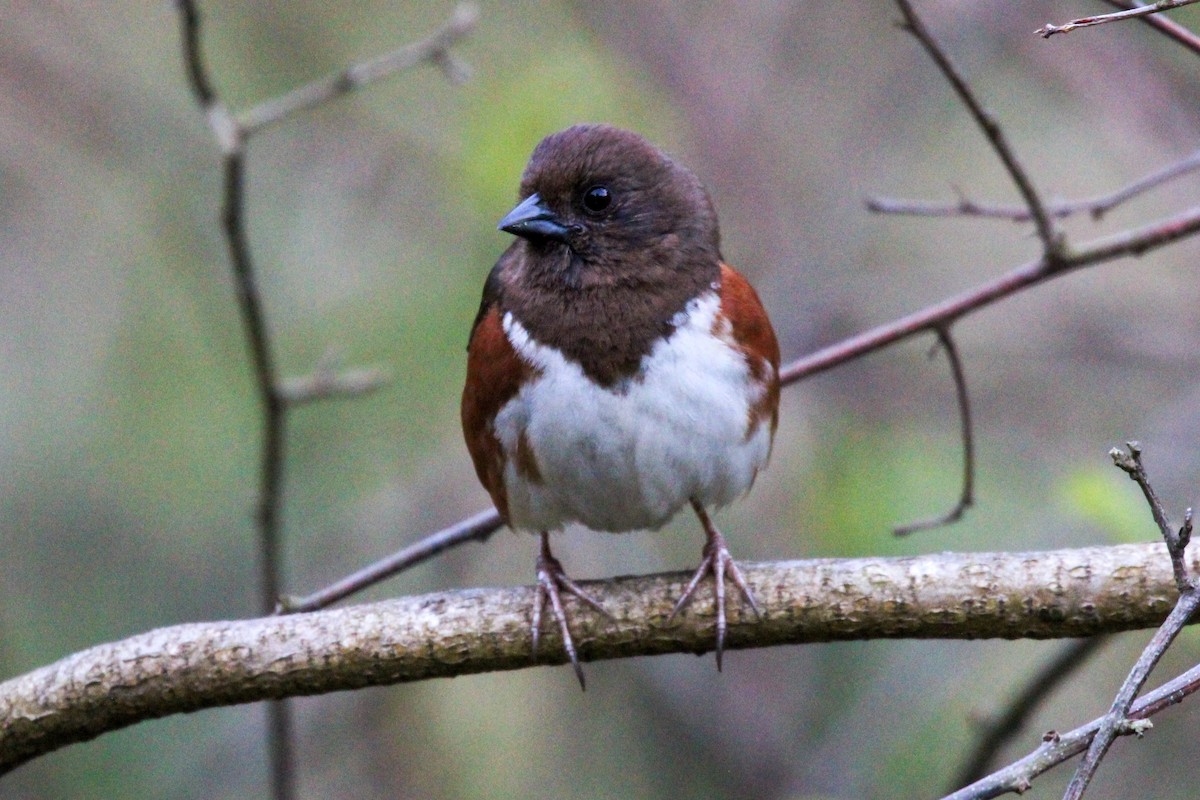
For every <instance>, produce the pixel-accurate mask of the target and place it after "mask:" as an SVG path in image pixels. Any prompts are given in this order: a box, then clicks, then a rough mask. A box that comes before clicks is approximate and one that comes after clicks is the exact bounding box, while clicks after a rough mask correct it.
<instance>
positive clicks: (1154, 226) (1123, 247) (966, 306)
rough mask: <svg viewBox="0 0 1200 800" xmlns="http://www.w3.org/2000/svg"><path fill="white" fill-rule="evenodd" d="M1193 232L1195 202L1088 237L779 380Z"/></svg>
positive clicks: (793, 366) (812, 358)
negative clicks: (1184, 208) (1067, 249)
mask: <svg viewBox="0 0 1200 800" xmlns="http://www.w3.org/2000/svg"><path fill="white" fill-rule="evenodd" d="M1197 232H1200V206H1198V207H1196V208H1192V209H1189V210H1187V211H1185V212H1183V213H1181V214H1177V215H1175V216H1173V217H1168V218H1166V219H1163V220H1159V221H1158V222H1154V223H1151V224H1149V225H1145V226H1143V227H1141V228H1135V229H1132V230H1128V231H1123V232H1121V233H1118V234H1115V235H1113V236H1108V237H1104V238H1102V239H1096V240H1094V241H1092V242H1088V243H1087V244H1085V245H1083V246H1082V247H1081V248H1078V249H1077V250H1074V251H1073V252H1069V253H1067V254H1065V255H1064V256H1062V258H1061V260H1059V261H1058V262H1056V263H1049V262H1047V261H1046V260H1045V259H1044V258H1043V259H1039V260H1037V261H1034V262H1032V263H1029V264H1026V265H1025V266H1022V267H1018V268H1016V269H1014V270H1012V271H1011V272H1008V273H1005V274H1004V275H1001V276H1000V277H998V278H995V279H994V280H991V281H988V282H987V283H985V284H982V285H980V286H977V287H976V288H974V289H969V290H968V291H965V292H963V293H962V294H959V295H955V296H954V297H949V298H947V299H945V300H943V301H941V302H940V303H935V304H933V305H931V306H928V307H926V308H923V309H921V310H920V311H916V312H914V313H912V314H909V315H908V316H906V317H901V318H900V319H898V320H895V321H893V322H889V323H886V324H884V325H880V326H878V327H875V328H872V329H870V330H868V331H864V332H863V333H860V334H858V335H857V336H851V337H850V338H848V339H844V340H842V341H840V342H837V343H836V344H832V345H830V346H828V347H825V348H822V349H821V350H818V351H817V352H815V353H811V354H809V355H807V356H803V357H801V358H798V359H796V360H795V361H792V362H790V363H788V364H785V365H784V366H783V368H782V369H780V371H779V380H780V382H781V383H783V384H784V385H785V386H787V385H789V384H792V383H795V382H796V381H798V380H801V379H802V378H807V377H810V376H812V375H816V374H818V373H821V372H825V371H826V370H828V369H832V368H833V367H836V366H839V365H841V364H845V363H846V362H848V361H851V360H853V359H855V358H858V357H860V356H863V355H866V354H867V353H871V352H874V351H875V350H879V349H881V348H883V347H887V346H888V345H890V344H894V343H896V342H899V341H902V340H904V339H908V338H910V337H912V336H915V335H917V334H919V333H923V332H925V331H931V330H936V329H937V328H939V327H942V326H944V325H947V324H950V323H952V322H954V321H955V320H957V319H959V318H961V317H964V316H966V315H967V314H970V313H972V312H974V311H978V310H979V309H981V308H983V307H985V306H988V305H991V304H992V303H995V302H996V301H998V300H1003V299H1004V298H1006V297H1010V296H1011V295H1014V294H1016V293H1018V292H1020V291H1021V290H1023V289H1028V288H1029V287H1031V286H1036V285H1037V284H1039V283H1042V282H1043V281H1046V280H1050V279H1052V278H1057V277H1060V276H1062V275H1065V274H1067V273H1068V272H1071V271H1073V270H1076V269H1080V268H1081V267H1090V266H1095V265H1097V264H1101V263H1103V262H1105V261H1111V260H1112V259H1114V258H1120V257H1121V256H1140V255H1143V254H1144V253H1147V252H1149V251H1151V250H1155V249H1157V248H1159V247H1162V246H1164V245H1167V244H1170V243H1172V242H1175V241H1178V240H1179V239H1182V238H1184V237H1187V236H1191V235H1193V234H1195V233H1197Z"/></svg>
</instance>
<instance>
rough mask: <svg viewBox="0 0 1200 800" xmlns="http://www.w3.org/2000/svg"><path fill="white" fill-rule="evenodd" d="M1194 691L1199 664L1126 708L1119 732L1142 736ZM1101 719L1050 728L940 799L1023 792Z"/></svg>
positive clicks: (982, 799) (976, 799) (1075, 751)
mask: <svg viewBox="0 0 1200 800" xmlns="http://www.w3.org/2000/svg"><path fill="white" fill-rule="evenodd" d="M1197 691H1200V665H1198V666H1195V667H1192V668H1191V669H1189V670H1188V671H1187V672H1185V673H1183V674H1182V675H1180V676H1179V677H1177V678H1175V679H1173V680H1171V681H1168V682H1167V683H1165V684H1163V685H1162V686H1160V687H1158V688H1157V689H1155V690H1154V691H1152V692H1147V693H1146V695H1145V696H1144V697H1142V699H1140V700H1138V701H1137V702H1136V703H1134V704H1133V707H1132V708H1130V709H1129V717H1128V718H1129V720H1130V724H1129V725H1128V726H1127V727H1126V728H1124V729H1122V730H1120V731H1118V733H1119V734H1120V735H1122V736H1126V735H1128V734H1134V735H1135V736H1141V735H1142V734H1143V733H1145V731H1146V729H1147V728H1148V726H1149V725H1150V723H1149V721H1148V720H1149V718H1150V717H1152V716H1154V715H1155V714H1157V713H1158V712H1160V711H1162V710H1163V709H1165V708H1170V707H1171V706H1173V705H1176V704H1178V703H1180V702H1182V701H1183V700H1184V699H1185V698H1187V697H1189V696H1191V695H1192V694H1195V693H1196V692H1197ZM1104 720H1105V717H1100V718H1099V719H1094V720H1092V721H1091V722H1089V723H1087V724H1086V725H1080V726H1079V727H1078V728H1075V729H1074V730H1072V731H1068V732H1067V733H1058V732H1057V731H1051V732H1049V733H1047V734H1046V735H1045V736H1043V737H1042V745H1041V746H1040V747H1038V748H1037V749H1036V750H1034V751H1033V752H1032V753H1030V754H1029V755H1027V756H1025V757H1024V758H1022V759H1021V760H1019V761H1016V762H1014V763H1012V764H1009V765H1008V766H1007V767H1005V768H1004V769H1002V770H999V771H997V772H993V773H992V774H991V775H989V776H987V777H986V778H983V779H982V780H979V781H976V782H975V783H973V784H971V785H970V786H964V787H963V788H962V789H959V790H958V791H957V792H954V793H953V794H950V795H947V796H946V797H944V798H943V799H942V800H990V798H993V797H1000V796H1001V795H1005V794H1009V793H1010V792H1012V793H1015V794H1023V793H1025V792H1027V791H1029V789H1030V788H1031V787H1032V786H1033V779H1034V778H1036V777H1037V776H1039V775H1041V774H1042V773H1044V772H1047V771H1048V770H1050V769H1052V768H1053V767H1056V766H1058V765H1059V764H1061V763H1063V762H1064V761H1066V760H1068V759H1070V758H1073V757H1074V756H1077V755H1079V754H1080V753H1082V752H1083V751H1084V750H1086V749H1087V748H1088V745H1089V744H1091V742H1092V739H1093V738H1094V737H1095V735H1096V731H1098V730H1099V729H1100V726H1101V725H1102V724H1104Z"/></svg>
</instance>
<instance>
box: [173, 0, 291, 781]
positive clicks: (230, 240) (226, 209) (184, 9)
mask: <svg viewBox="0 0 1200 800" xmlns="http://www.w3.org/2000/svg"><path fill="white" fill-rule="evenodd" d="M177 5H178V8H179V12H180V19H181V21H182V24H183V42H184V61H185V63H186V65H187V72H188V75H189V78H190V81H191V85H192V90H193V92H194V94H195V95H196V101H197V103H199V105H200V107H201V109H202V110H204V112H205V116H206V118H207V119H208V121H209V126H210V128H211V129H212V132H213V135H214V137H215V138H216V140H217V143H218V145H219V146H220V149H221V153H222V159H223V162H224V164H223V176H224V183H223V190H222V209H221V228H222V230H223V232H224V234H225V242H226V246H227V250H228V252H229V261H230V265H231V267H232V269H233V276H234V287H235V293H236V296H237V303H238V309H239V311H240V312H241V316H242V324H243V326H244V328H245V332H246V339H247V342H248V344H249V349H250V361H251V365H252V368H253V371H254V379H255V383H256V384H257V388H258V399H259V403H260V405H261V407H262V428H263V430H262V437H263V438H262V451H261V453H260V456H259V488H258V499H257V503H256V505H255V513H254V520H255V525H256V529H257V531H258V541H259V559H260V568H259V592H260V595H259V597H260V604H261V605H260V607H261V608H262V609H263V613H267V614H269V613H271V611H272V610H273V609H274V607H275V602H276V598H277V597H279V595H280V593H281V585H282V581H281V578H280V563H279V562H280V559H279V506H280V500H281V490H282V484H283V446H284V432H285V431H284V425H285V422H286V419H285V415H286V411H287V404H286V402H285V401H284V397H283V395H282V394H281V393H280V391H279V390H278V384H277V382H276V373H275V365H274V362H273V358H272V354H271V346H270V341H269V334H268V332H267V322H266V317H265V314H264V311H263V307H262V300H261V297H260V295H259V290H258V284H257V280H256V277H255V272H254V265H253V261H252V259H251V255H250V244H249V241H248V239H247V236H246V227H245V214H244V211H245V209H244V202H245V143H246V137H245V134H244V132H243V131H242V130H241V129H240V128H239V127H238V126H237V125H236V124H235V123H234V122H233V120H232V117H231V116H230V115H229V113H228V112H227V110H226V109H225V107H224V105H223V104H222V103H221V102H220V101H219V99H218V98H217V96H216V94H215V93H214V92H213V90H212V84H211V82H210V80H209V78H208V77H207V75H208V71H207V69H206V67H205V64H204V58H203V54H202V52H201V48H200V13H199V10H198V9H197V8H196V5H195V3H194V2H192V0H178V2H177ZM292 727H293V726H292V717H291V713H290V711H289V709H288V708H287V706H286V705H284V704H283V703H271V704H270V705H268V707H267V741H268V745H267V747H268V750H269V751H270V764H271V786H272V796H273V797H274V798H275V800H290V798H292V797H295V796H296V784H295V773H296V771H295V758H294V755H293V752H292V746H291V743H292Z"/></svg>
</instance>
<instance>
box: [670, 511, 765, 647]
mask: <svg viewBox="0 0 1200 800" xmlns="http://www.w3.org/2000/svg"><path fill="white" fill-rule="evenodd" d="M692 508H693V509H694V510H695V512H696V516H698V517H699V518H700V524H701V525H703V526H704V535H705V536H706V537H707V538H706V540H705V542H704V550H703V551H702V555H703V556H704V557H703V559H702V560H701V561H700V566H699V567H697V568H696V573H695V574H694V575H692V580H691V581H690V582H689V583H688V585H687V588H686V589H684V590H683V595H682V596H680V598H679V601H678V602H677V603H675V610H673V611H672V612H671V617H670V619H673V618H674V617H675V615H676V614H678V613H679V612H680V611H681V610H682V609H683V607H684V606H686V605H687V604H688V602H689V601H691V599H692V597H693V596H694V595H695V593H696V587H697V586H699V585H700V581H701V580H703V579H704V578H705V576H707V575H710V574H711V575H712V576H713V580H714V581H715V582H716V594H717V670H718V671H719V670H720V669H721V655H722V654H723V653H724V652H725V628H726V623H725V578H726V577H728V578H729V579H730V580H731V581H733V583H734V585H736V586H737V587H738V589H740V590H741V592H742V597H744V598H746V602H747V603H749V604H750V608H751V609H753V610H754V614H755V616H758V617H761V616H762V612H761V611H759V609H758V603H756V602H755V601H754V593H753V592H751V591H750V587H749V586H747V585H746V579H745V578H743V577H742V572H741V570H739V569H738V568H737V564H736V563H734V560H733V556H732V555H731V554H730V552H729V548H728V547H726V546H725V537H724V536H722V535H721V532H720V531H719V530H717V528H716V526H715V525H713V524H712V520H711V519H709V518H708V512H707V511H705V510H704V506H702V505H700V503H698V502H696V501H695V500H692Z"/></svg>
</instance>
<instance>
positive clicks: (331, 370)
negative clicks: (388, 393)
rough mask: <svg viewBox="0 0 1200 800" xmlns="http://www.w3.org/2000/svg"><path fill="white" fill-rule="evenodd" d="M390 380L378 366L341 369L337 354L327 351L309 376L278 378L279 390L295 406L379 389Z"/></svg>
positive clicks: (358, 394)
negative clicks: (279, 379)
mask: <svg viewBox="0 0 1200 800" xmlns="http://www.w3.org/2000/svg"><path fill="white" fill-rule="evenodd" d="M389 380H390V378H389V376H388V373H387V371H386V370H384V369H382V368H381V367H359V368H357V369H343V368H342V366H341V362H340V359H339V358H338V357H337V355H336V353H333V352H329V353H326V354H325V355H324V356H322V358H321V360H320V361H318V362H317V365H316V367H314V368H313V371H312V372H310V373H309V374H308V375H303V376H299V377H294V378H285V379H283V380H281V381H279V392H280V394H282V395H283V398H284V400H285V401H286V402H287V404H288V405H289V406H293V407H294V406H298V405H303V404H304V403H312V402H315V401H318V400H334V399H345V398H354V397H362V396H363V395H366V394H370V393H371V392H374V391H376V390H378V389H382V388H383V387H384V386H386V385H387V384H388V381H389Z"/></svg>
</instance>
